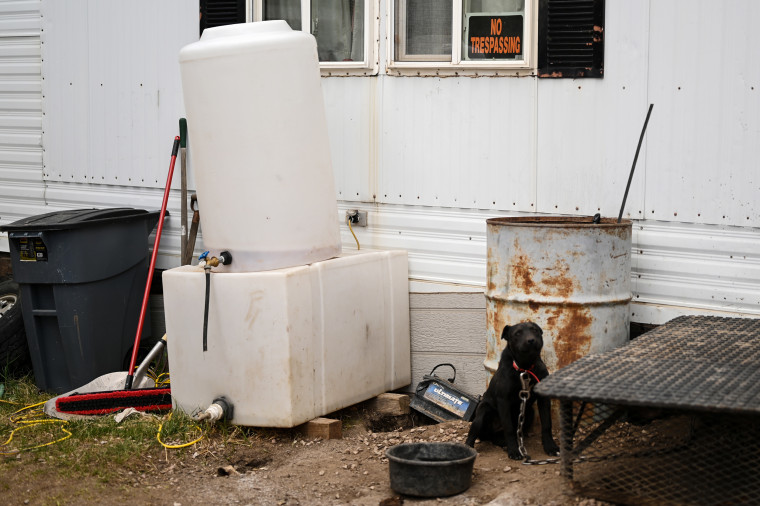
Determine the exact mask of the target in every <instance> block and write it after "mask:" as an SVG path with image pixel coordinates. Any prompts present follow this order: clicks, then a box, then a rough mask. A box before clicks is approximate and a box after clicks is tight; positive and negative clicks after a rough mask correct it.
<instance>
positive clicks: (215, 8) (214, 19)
mask: <svg viewBox="0 0 760 506" xmlns="http://www.w3.org/2000/svg"><path fill="white" fill-rule="evenodd" d="M200 8H201V16H200V20H201V21H200V32H201V34H202V33H203V30H205V29H206V28H213V27H215V26H222V25H231V24H234V23H245V0H200Z"/></svg>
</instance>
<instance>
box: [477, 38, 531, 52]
mask: <svg viewBox="0 0 760 506" xmlns="http://www.w3.org/2000/svg"><path fill="white" fill-rule="evenodd" d="M470 47H471V48H472V49H471V51H472V53H473V54H474V53H483V54H493V53H498V54H504V53H511V54H518V53H519V52H520V37H470Z"/></svg>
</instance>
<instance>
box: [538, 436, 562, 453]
mask: <svg viewBox="0 0 760 506" xmlns="http://www.w3.org/2000/svg"><path fill="white" fill-rule="evenodd" d="M542 442H543V445H544V452H545V453H546V454H547V455H550V456H552V457H556V456H557V455H559V446H557V443H555V442H554V439H552V438H551V437H549V438H547V439H544V440H543V441H542Z"/></svg>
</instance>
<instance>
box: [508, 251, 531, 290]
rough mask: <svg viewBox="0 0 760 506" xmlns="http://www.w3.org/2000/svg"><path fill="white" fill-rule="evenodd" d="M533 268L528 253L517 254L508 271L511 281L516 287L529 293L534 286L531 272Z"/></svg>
mask: <svg viewBox="0 0 760 506" xmlns="http://www.w3.org/2000/svg"><path fill="white" fill-rule="evenodd" d="M535 270H536V268H535V267H532V266H531V264H530V258H529V257H528V255H524V254H523V255H517V256H516V257H515V263H514V264H512V269H511V271H510V274H511V275H512V283H513V284H514V285H515V287H517V288H518V289H520V290H522V291H524V292H526V293H530V292H531V291H532V290H533V289H534V288H535V287H536V283H535V282H534V281H533V272H535Z"/></svg>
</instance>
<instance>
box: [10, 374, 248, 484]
mask: <svg viewBox="0 0 760 506" xmlns="http://www.w3.org/2000/svg"><path fill="white" fill-rule="evenodd" d="M50 397H51V396H50V395H48V394H45V393H41V392H39V391H38V390H37V387H36V386H35V385H34V381H33V379H32V378H30V377H25V378H21V379H7V380H6V382H5V394H4V395H3V397H2V399H0V400H2V401H5V402H1V403H0V443H5V442H7V441H8V440H9V438H11V440H10V442H9V443H8V444H6V445H3V446H0V452H3V453H5V454H9V455H0V475H7V474H8V473H9V472H10V471H12V470H13V469H17V468H18V467H19V466H24V465H27V464H29V463H30V462H32V461H35V460H36V461H39V462H40V463H43V464H47V463H51V464H52V463H55V464H57V465H55V466H52V468H53V469H55V470H56V472H57V473H58V475H59V476H60V477H61V478H66V479H71V478H77V477H83V476H94V477H97V478H98V479H99V480H100V481H101V482H103V483H120V482H121V481H123V479H122V478H121V475H123V474H124V471H125V470H127V471H130V470H131V471H136V472H141V471H146V470H158V469H157V467H156V465H157V463H158V461H159V460H160V459H161V457H162V455H165V450H164V448H163V447H162V446H161V445H160V444H159V443H158V441H157V440H156V435H157V433H158V429H159V425H161V424H162V423H163V427H162V435H161V438H162V440H163V441H164V442H166V443H170V444H175V445H178V444H183V443H186V442H190V441H193V440H195V439H197V438H198V436H200V434H201V433H200V430H203V431H204V432H206V434H204V435H206V436H208V437H209V438H210V439H206V438H204V440H202V441H201V442H199V443H198V444H195V445H193V446H190V447H188V448H183V449H173V450H170V451H171V452H172V456H173V457H176V458H183V457H184V456H186V455H187V454H188V453H189V454H190V455H192V453H193V452H195V451H197V450H198V449H199V448H202V447H203V446H204V445H206V446H207V445H209V444H213V443H214V441H218V440H220V439H221V440H226V439H228V438H229V437H230V434H231V433H232V432H236V431H234V429H230V427H231V426H229V427H228V426H225V425H224V424H222V425H220V426H219V428H217V427H211V428H209V427H207V426H199V425H198V424H196V423H195V422H194V421H193V420H192V419H191V418H190V417H188V416H187V415H184V414H182V413H175V414H174V415H173V416H171V417H170V419H169V416H168V414H165V415H163V416H158V415H140V414H138V415H132V416H130V417H129V418H127V419H125V420H124V421H122V422H121V423H116V421H115V420H114V418H113V416H104V417H100V418H93V419H87V420H71V421H69V422H66V423H61V422H60V421H58V422H51V423H37V424H34V423H27V424H26V426H24V423H23V422H33V421H38V420H43V419H48V420H49V417H47V416H45V415H44V414H43V413H41V411H40V410H41V407H42V406H40V407H38V408H35V409H28V410H24V411H21V412H19V410H20V409H21V408H24V407H26V406H31V405H34V404H37V403H40V402H44V401H46V400H48V399H49V398H50ZM20 427H23V428H20ZM63 429H65V430H67V431H69V432H71V436H70V437H68V438H67V439H65V440H63V441H59V442H55V441H57V440H59V439H61V438H63V437H64V436H65V435H66V434H65V433H64V432H63ZM219 429H221V430H219ZM236 437H239V435H237V436H236ZM244 440H246V439H244ZM246 441H248V440H246ZM46 443H52V444H49V445H47V446H42V447H40V448H33V449H32V447H35V446H39V445H44V444H46ZM17 450H22V451H20V452H17V453H14V452H16V451H17ZM151 466H152V467H153V468H154V469H151Z"/></svg>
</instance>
